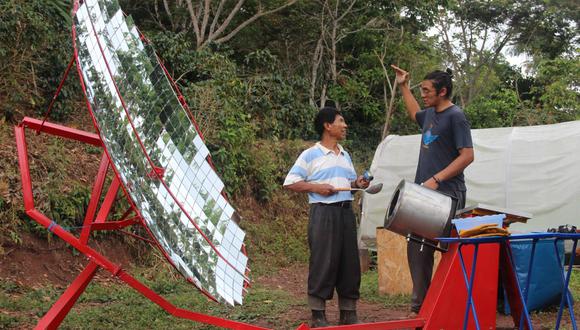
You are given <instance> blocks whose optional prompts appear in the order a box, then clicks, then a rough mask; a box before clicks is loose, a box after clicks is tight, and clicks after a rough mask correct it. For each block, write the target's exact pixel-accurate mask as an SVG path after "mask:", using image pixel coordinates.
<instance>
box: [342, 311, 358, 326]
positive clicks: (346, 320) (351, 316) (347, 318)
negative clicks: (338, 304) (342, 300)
mask: <svg viewBox="0 0 580 330" xmlns="http://www.w3.org/2000/svg"><path fill="white" fill-rule="evenodd" d="M338 324H339V325H347V324H359V321H358V318H357V317H356V311H347V310H341V311H340V320H339V321H338Z"/></svg>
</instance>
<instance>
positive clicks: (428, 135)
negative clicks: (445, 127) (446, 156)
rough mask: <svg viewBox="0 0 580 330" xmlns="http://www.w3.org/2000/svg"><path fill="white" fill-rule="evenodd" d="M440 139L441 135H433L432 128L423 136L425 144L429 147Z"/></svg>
mask: <svg viewBox="0 0 580 330" xmlns="http://www.w3.org/2000/svg"><path fill="white" fill-rule="evenodd" d="M438 137H439V135H432V134H431V128H429V129H428V130H427V132H425V134H423V144H424V145H426V146H428V145H430V144H431V143H433V142H434V141H435V140H437V138H438Z"/></svg>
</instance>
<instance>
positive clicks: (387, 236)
mask: <svg viewBox="0 0 580 330" xmlns="http://www.w3.org/2000/svg"><path fill="white" fill-rule="evenodd" d="M440 259H441V254H440V253H435V261H434V267H433V269H434V270H435V269H436V268H437V265H438V264H439V260H440ZM377 269H378V272H379V293H380V294H390V295H393V294H411V290H412V289H413V283H412V281H411V273H410V272H409V265H408V263H407V240H406V239H405V237H403V236H401V235H399V234H395V233H393V232H392V231H389V230H387V229H384V228H382V227H380V228H377ZM433 274H435V271H433Z"/></svg>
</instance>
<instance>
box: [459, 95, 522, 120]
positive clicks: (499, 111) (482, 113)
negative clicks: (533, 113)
mask: <svg viewBox="0 0 580 330" xmlns="http://www.w3.org/2000/svg"><path fill="white" fill-rule="evenodd" d="M464 111H465V113H466V115H467V117H468V119H469V122H470V123H471V128H490V127H509V126H513V125H514V124H515V123H516V118H518V117H520V116H521V112H522V111H523V110H522V107H521V105H520V102H519V100H518V95H517V94H516V92H515V91H513V90H510V89H502V90H498V91H496V92H495V93H492V94H491V95H487V96H485V97H480V98H478V99H476V100H475V101H473V102H472V103H471V104H469V106H467V107H466V108H465V109H464Z"/></svg>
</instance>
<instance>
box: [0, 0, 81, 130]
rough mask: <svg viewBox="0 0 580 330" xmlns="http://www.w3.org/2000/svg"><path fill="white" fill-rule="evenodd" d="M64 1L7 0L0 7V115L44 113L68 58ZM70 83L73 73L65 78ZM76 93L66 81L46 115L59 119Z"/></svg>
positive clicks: (75, 85) (78, 95)
mask: <svg viewBox="0 0 580 330" xmlns="http://www.w3.org/2000/svg"><path fill="white" fill-rule="evenodd" d="M68 5H69V3H68V1H62V0H50V1H44V0H31V1H19V0H8V1H4V2H3V3H2V4H0V68H1V70H0V90H3V91H7V93H6V94H5V95H6V99H4V100H2V102H0V114H1V115H2V116H3V117H5V118H6V119H8V120H11V121H12V120H14V119H15V116H16V115H18V116H22V115H24V114H26V113H27V112H28V110H29V109H33V110H35V111H36V112H37V113H44V111H45V110H46V107H47V105H48V103H49V102H50V100H51V98H52V95H53V94H54V92H55V91H56V87H57V86H58V82H59V81H60V79H61V77H62V75H63V73H64V71H65V68H66V66H67V64H68V62H69V60H70V58H71V56H72V54H73V51H72V45H71V42H70V40H71V37H70V22H71V20H70V14H69V13H68ZM70 79H76V75H75V74H74V71H71V74H70V75H69V80H70ZM81 97H82V93H81V92H80V89H79V88H78V83H77V82H72V83H71V81H68V83H67V84H65V87H64V89H63V90H62V92H61V95H60V97H59V99H58V103H57V104H56V105H55V107H54V111H53V112H52V116H53V118H56V119H59V120H62V119H64V118H65V117H66V116H67V115H68V114H69V113H70V112H71V111H72V109H73V104H74V101H76V100H79V99H80V98H81Z"/></svg>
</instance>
